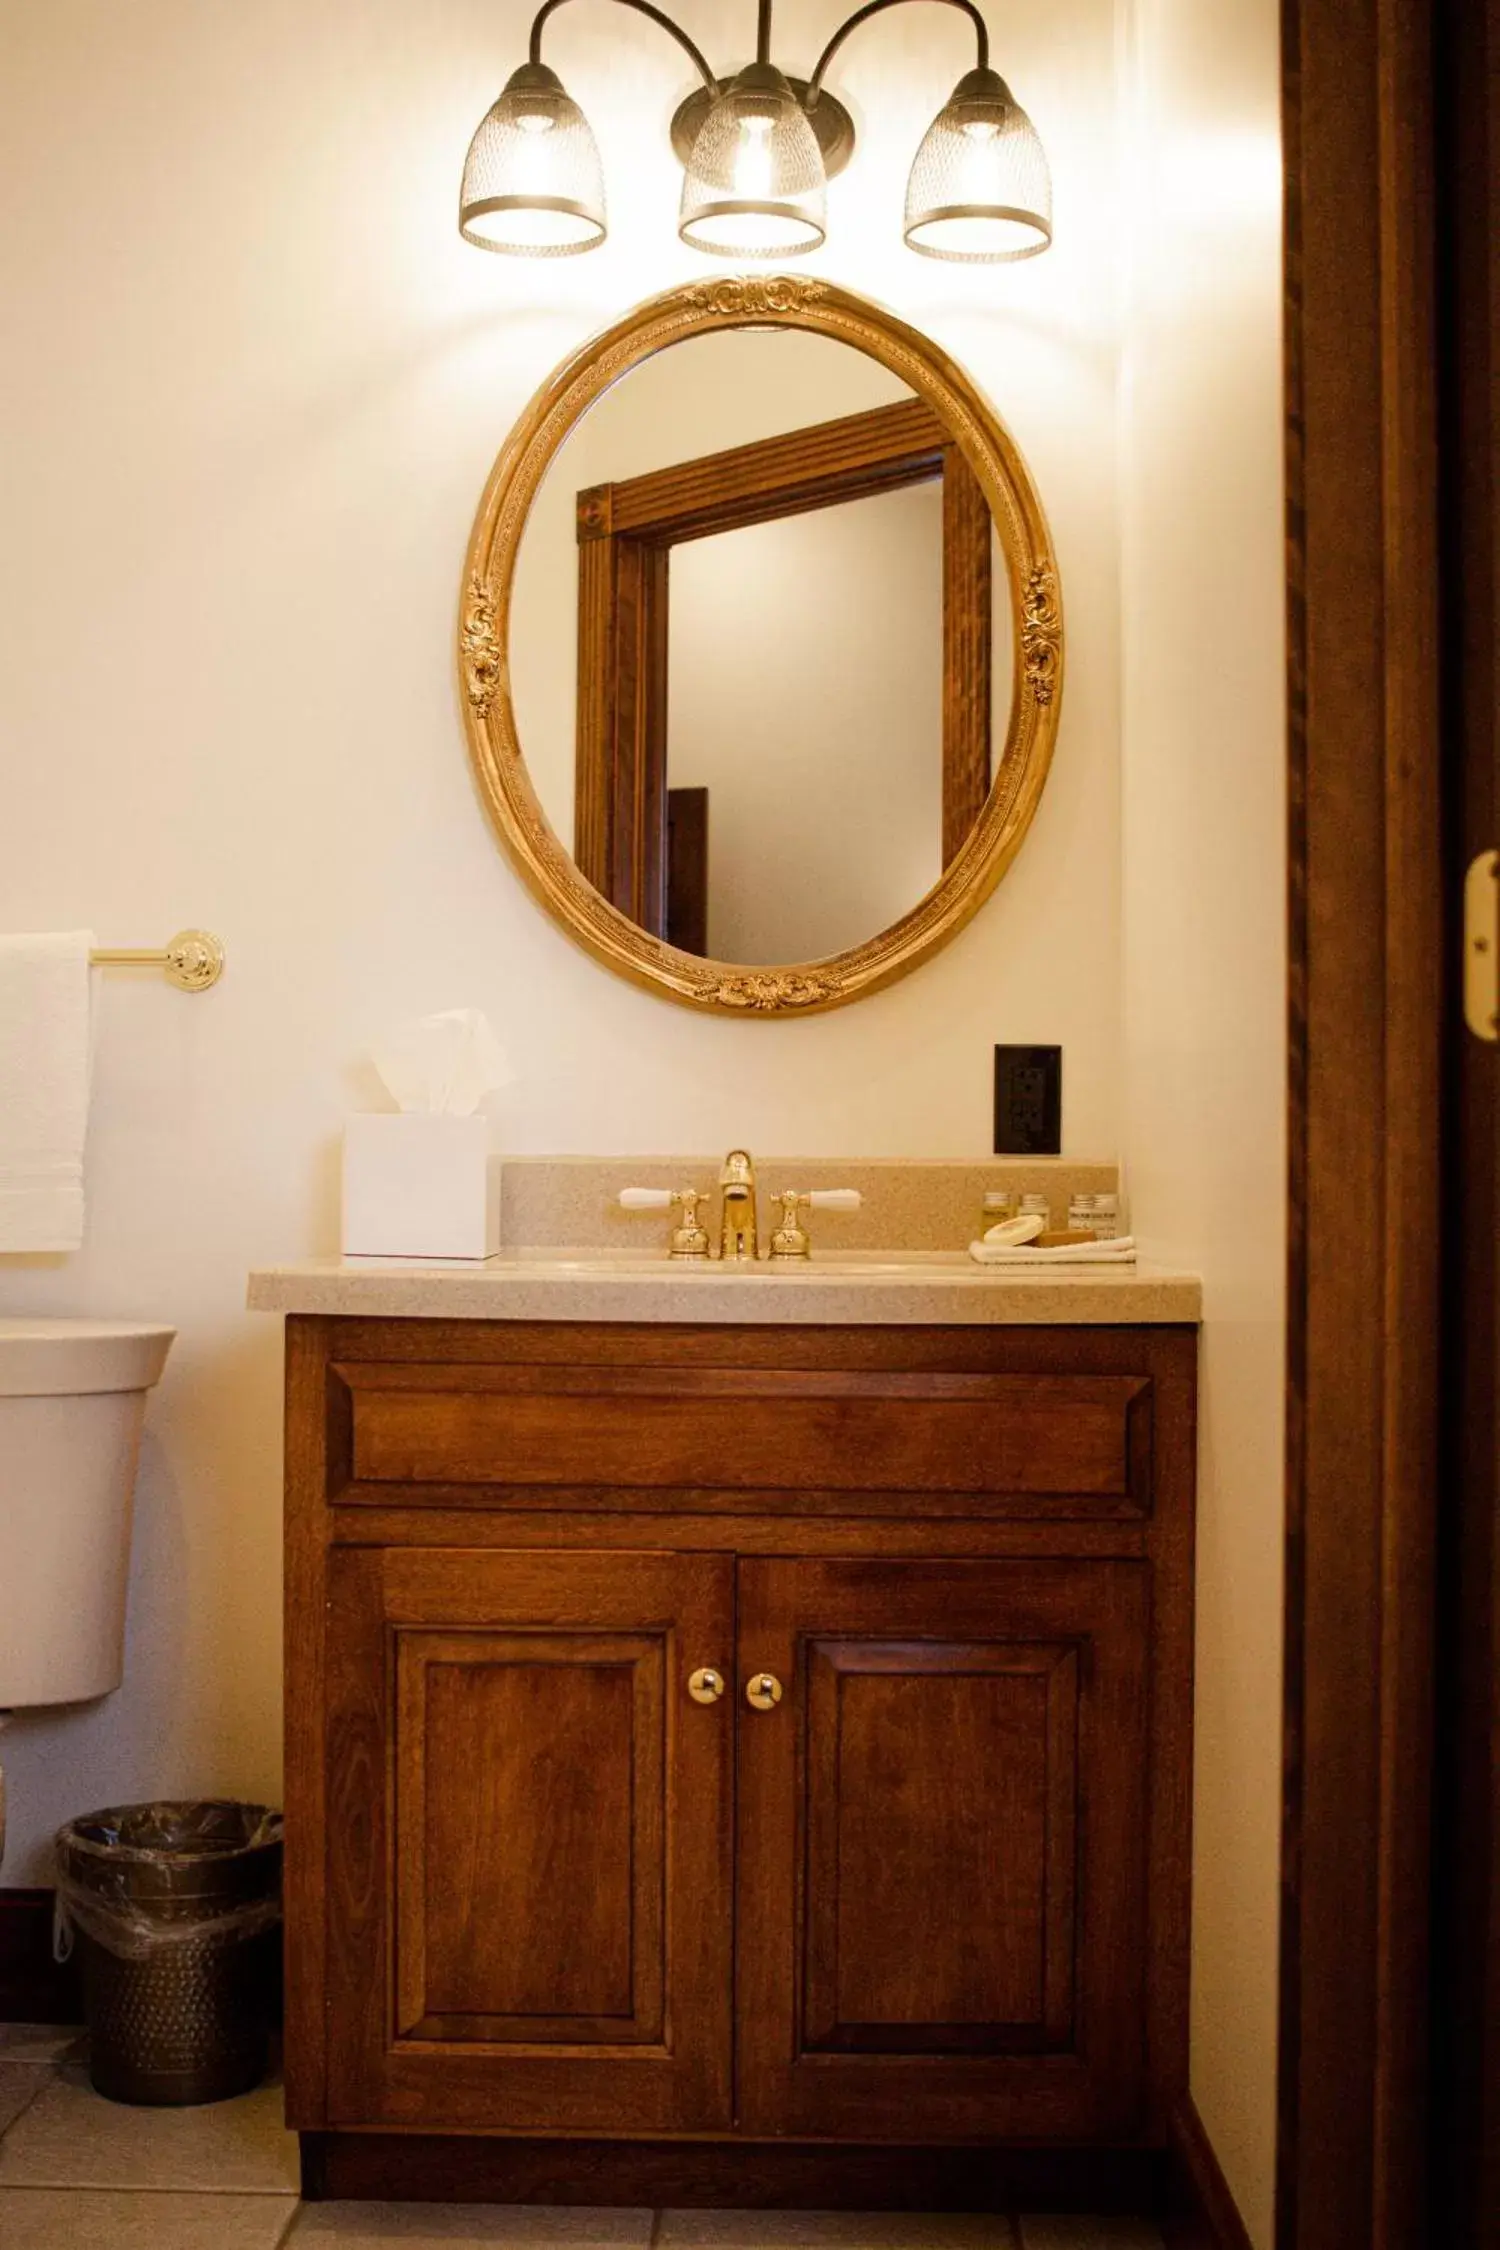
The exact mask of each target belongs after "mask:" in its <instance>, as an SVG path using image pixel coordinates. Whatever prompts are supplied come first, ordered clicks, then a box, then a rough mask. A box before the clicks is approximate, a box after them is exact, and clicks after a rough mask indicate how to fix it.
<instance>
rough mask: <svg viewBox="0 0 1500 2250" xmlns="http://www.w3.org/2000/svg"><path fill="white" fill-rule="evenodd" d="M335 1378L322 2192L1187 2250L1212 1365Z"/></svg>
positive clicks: (290, 1943)
mask: <svg viewBox="0 0 1500 2250" xmlns="http://www.w3.org/2000/svg"><path fill="white" fill-rule="evenodd" d="M288 1345H289V1352H288V1389H287V1632H286V1647H287V1694H286V1710H287V1783H286V1786H287V1800H286V1801H287V1858H286V1886H285V1895H286V1933H287V1984H286V1990H287V2009H286V2022H287V2037H286V2085H287V2105H288V2117H289V2120H290V2122H291V2123H292V2124H293V2125H294V2126H296V2127H297V2128H298V2129H299V2130H301V2131H302V2132H304V2134H305V2135H306V2136H307V2137H306V2139H305V2142H304V2148H305V2155H306V2165H307V2178H308V2193H309V2194H311V2195H315V2196H316V2195H328V2196H337V2197H347V2198H372V2199H381V2198H386V2197H392V2198H398V2199H399V2198H411V2199H422V2200H425V2199H435V2200H438V2201H448V2200H451V2199H459V2200H471V2201H493V2202H565V2203H574V2204H590V2203H602V2204H611V2203H613V2204H628V2205H635V2206H640V2205H653V2206H663V2205H674V2204H684V2205H694V2204H698V2205H718V2206H725V2207H735V2206H756V2205H761V2206H778V2205H779V2206H783V2207H789V2208H799V2207H800V2208H817V2207H820V2206H826V2205H833V2206H843V2207H845V2208H855V2209H858V2208H880V2207H885V2208H890V2209H902V2208H915V2209H944V2208H946V2209H969V2210H987V2209H992V2210H1000V2211H1014V2210H1017V2209H1033V2210H1047V2209H1053V2210H1067V2209H1071V2210H1078V2209H1080V2208H1082V2209H1095V2210H1105V2211H1108V2210H1115V2211H1121V2210H1123V2211H1131V2212H1153V2213H1156V2214H1158V2215H1161V2216H1163V2217H1165V2216H1167V2215H1168V2214H1169V2212H1170V2211H1171V2210H1172V2208H1173V2204H1172V2178H1173V2172H1174V2160H1173V2157H1172V2154H1171V2150H1172V2142H1171V2138H1170V2129H1171V2126H1172V2121H1173V2118H1174V2116H1175V2115H1176V2113H1177V2110H1178V2107H1179V2105H1180V2103H1181V2102H1182V2100H1183V2098H1184V2097H1185V2095H1186V2091H1187V2063H1188V2055H1187V2030H1188V2024H1187V1996H1188V1934H1189V1869H1190V1798H1191V1776H1192V1648H1193V1615H1192V1609H1193V1605H1192V1556H1193V1462H1194V1372H1195V1360H1196V1349H1197V1338H1196V1335H1195V1334H1194V1332H1193V1331H1192V1330H1191V1329H1186V1328H1182V1329H1176V1328H1165V1329H1153V1328H1137V1329H1131V1328H1115V1329H1108V1328H1079V1329H1045V1330H1043V1329H1026V1328H1010V1329H998V1328H997V1329H995V1330H993V1331H991V1330H979V1329H952V1330H945V1329H937V1328H911V1329H898V1328H889V1329H884V1328H883V1329H879V1330H864V1329H842V1330H841V1329H797V1330H795V1331H793V1330H786V1331H783V1330H779V1329H756V1330H753V1331H752V1330H748V1329H744V1330H742V1329H735V1328H728V1327H679V1328H673V1329H664V1328H652V1327H640V1328H635V1327H628V1326H625V1325H623V1324H617V1325H614V1326H603V1327H598V1328H590V1327H586V1326H572V1327H568V1326H564V1325H562V1324H544V1323H538V1324H530V1323H489V1322H469V1323H459V1322H453V1323H449V1322H443V1321H422V1320H414V1321H381V1322H372V1321H361V1320H352V1319H330V1320H322V1319H305V1318H296V1319H294V1320H293V1321H292V1323H291V1325H290V1328H289V1331H288Z"/></svg>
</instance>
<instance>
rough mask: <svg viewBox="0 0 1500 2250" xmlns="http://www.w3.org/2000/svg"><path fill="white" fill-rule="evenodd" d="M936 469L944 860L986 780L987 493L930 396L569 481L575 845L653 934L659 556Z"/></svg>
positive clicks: (664, 623) (659, 756) (661, 723)
mask: <svg viewBox="0 0 1500 2250" xmlns="http://www.w3.org/2000/svg"><path fill="white" fill-rule="evenodd" d="M939 478H940V479H941V480H942V488H943V692H942V758H943V812H942V864H943V866H944V867H947V866H948V865H949V864H950V862H951V861H952V860H953V859H954V858H955V856H956V855H957V853H958V852H959V850H960V849H961V848H962V846H963V844H964V842H965V840H966V838H967V837H968V835H969V833H970V831H971V829H972V828H973V826H974V823H975V821H976V820H977V819H978V817H979V814H980V812H981V811H982V810H983V807H984V801H985V798H986V797H987V796H988V794H989V788H990V757H991V694H992V639H993V634H992V623H991V618H992V610H991V605H992V600H993V562H992V557H991V530H990V511H989V504H988V502H987V501H986V499H985V496H984V490H983V487H982V486H981V484H980V482H979V479H978V478H977V477H976V476H975V474H974V472H973V470H972V469H971V468H970V466H969V464H968V462H967V461H966V460H965V458H964V456H963V454H962V452H961V451H960V450H959V448H958V446H957V445H956V444H955V443H954V441H953V439H952V438H951V436H950V435H949V434H948V432H947V431H946V430H945V428H944V426H943V424H942V422H941V421H940V419H939V417H938V416H937V415H936V414H935V413H934V412H933V410H932V408H931V407H929V406H927V405H926V404H924V402H923V401H922V400H920V399H909V400H901V401H898V402H897V403H896V404H894V405H891V406H881V407H875V408H873V409H872V410H871V411H869V412H867V413H863V414H848V415H843V416H840V417H839V418H838V419H837V420H834V421H829V422H819V423H815V424H812V425H811V426H809V427H807V428H805V429H800V430H790V431H787V432H786V433H785V434H784V435H782V436H778V437H771V438H763V439H760V440H758V441H756V442H755V443H754V444H750V445H740V446H732V447H729V448H727V449H726V450H724V451H722V452H719V453H710V454H704V455H701V456H700V457H699V458H698V459H696V460H693V461H683V462H679V463H677V464H675V465H674V466H672V467H670V468H665V469H657V470H653V471H651V472H649V473H648V474H646V475H644V476H638V477H629V478H623V479H620V480H619V481H617V482H614V483H610V484H596V485H590V486H588V487H587V488H585V489H584V490H583V491H581V492H580V493H579V494H578V498H577V532H578V731H577V748H576V768H575V783H574V843H573V856H574V859H575V861H576V862H577V865H578V869H579V872H580V873H581V874H582V875H583V876H584V877H585V878H586V879H587V880H588V881H589V882H590V883H592V884H593V886H594V888H595V889H596V890H597V891H599V892H601V893H602V894H603V896H604V897H605V898H607V899H608V900H609V901H610V903H611V904H612V905H614V906H616V907H618V908H619V910H620V911H621V913H622V914H628V915H629V916H630V918H631V920H632V921H633V922H635V923H636V924H637V925H638V926H639V927H640V928H641V929H643V930H646V931H648V932H649V933H650V934H651V935H652V936H653V937H661V936H664V935H665V934H666V926H667V867H666V856H665V836H666V809H667V802H666V801H667V665H668V647H669V642H668V608H669V581H670V570H669V558H670V555H671V551H672V549H673V547H675V546H678V545H680V544H682V543H683V542H684V541H686V540H689V539H705V538H709V537H712V536H713V535H715V534H716V533H719V532H725V531H739V530H744V529H745V528H747V527H748V526H750V525H752V524H760V523H771V522H775V521H776V520H778V519H779V518H781V517H784V516H793V515H804V514H807V513H808V512H810V511H811V510H812V509H815V508H832V507H838V506H841V505H842V504H843V503H844V502H846V501H851V500H866V499H870V498H872V497H874V496H875V495H877V494H879V493H883V492H896V491H900V490H902V489H904V488H905V487H907V486H910V485H916V484H927V483H931V482H933V481H934V480H936V479H939Z"/></svg>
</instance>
